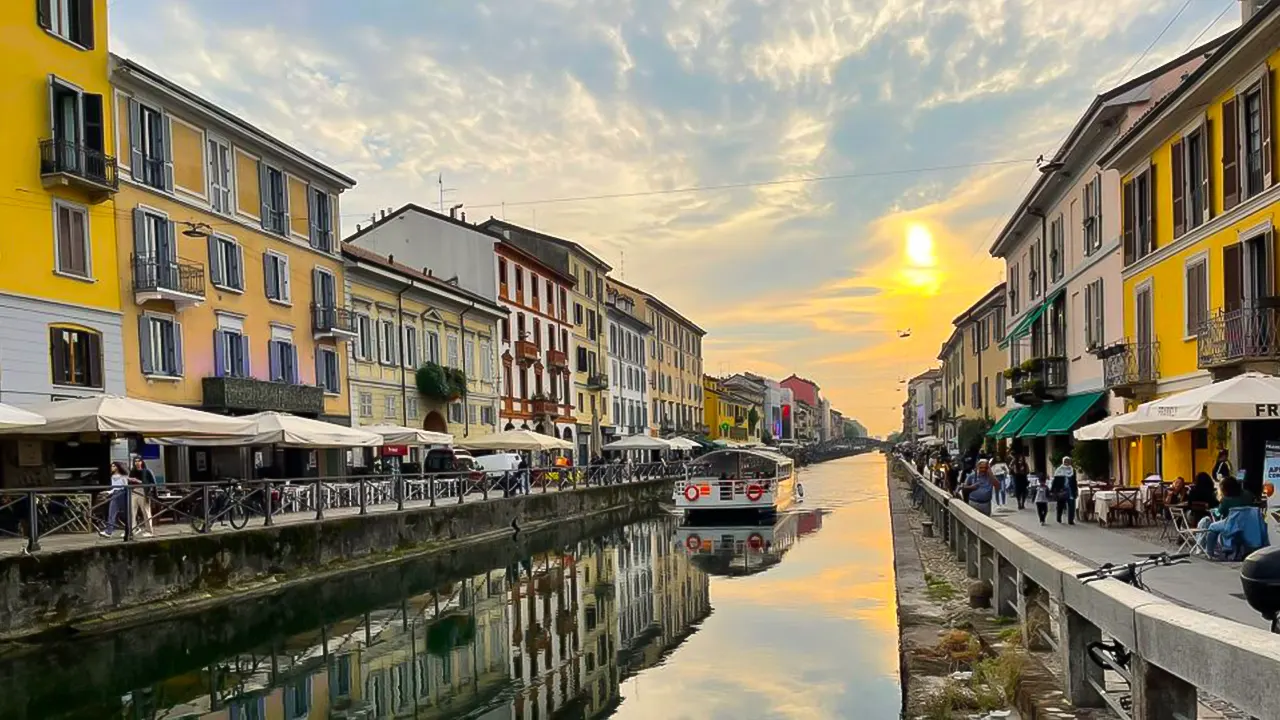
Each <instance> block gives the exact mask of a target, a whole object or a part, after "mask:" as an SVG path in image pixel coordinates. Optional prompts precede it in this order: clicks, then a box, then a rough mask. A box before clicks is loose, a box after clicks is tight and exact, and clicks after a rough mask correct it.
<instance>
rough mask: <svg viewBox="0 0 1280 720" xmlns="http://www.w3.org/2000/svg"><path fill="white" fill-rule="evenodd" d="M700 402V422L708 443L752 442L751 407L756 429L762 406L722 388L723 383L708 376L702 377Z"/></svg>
mask: <svg viewBox="0 0 1280 720" xmlns="http://www.w3.org/2000/svg"><path fill="white" fill-rule="evenodd" d="M702 401H703V422H704V423H705V424H706V426H707V428H708V430H707V436H708V437H710V438H711V439H712V440H734V441H738V442H747V441H749V440H754V439H756V438H754V437H752V435H751V428H750V423H751V421H750V417H751V410H752V408H755V411H756V417H757V427H759V420H758V419H759V418H760V417H761V415H760V413H761V411H762V410H763V408H762V407H760V406H757V405H753V404H752V402H751V401H750V400H748V399H746V398H744V397H742V396H741V395H739V394H737V393H735V392H733V391H732V390H731V389H729V388H728V387H726V386H725V384H724V381H723V380H721V379H720V378H714V377H711V376H710V375H706V376H703V378H702Z"/></svg>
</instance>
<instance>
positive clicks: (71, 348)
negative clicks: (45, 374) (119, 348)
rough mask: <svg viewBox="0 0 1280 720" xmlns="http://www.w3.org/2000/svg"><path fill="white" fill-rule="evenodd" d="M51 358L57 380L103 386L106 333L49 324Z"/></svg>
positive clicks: (97, 386) (75, 384)
mask: <svg viewBox="0 0 1280 720" xmlns="http://www.w3.org/2000/svg"><path fill="white" fill-rule="evenodd" d="M49 360H50V366H51V367H52V369H53V376H52V380H53V384H54V385H65V386H68V387H84V388H101V387H102V335H100V334H99V333H97V332H94V331H92V330H85V329H82V328H70V327H58V326H54V327H51V328H49Z"/></svg>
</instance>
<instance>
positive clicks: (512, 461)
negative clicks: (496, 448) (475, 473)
mask: <svg viewBox="0 0 1280 720" xmlns="http://www.w3.org/2000/svg"><path fill="white" fill-rule="evenodd" d="M475 463H476V467H477V468H478V469H480V470H483V471H485V472H486V473H488V474H489V475H491V476H492V475H502V474H503V473H506V472H512V471H514V470H516V469H517V468H519V467H520V453H516V452H501V451H500V452H495V453H493V454H491V455H481V456H480V457H478V458H476V459H475Z"/></svg>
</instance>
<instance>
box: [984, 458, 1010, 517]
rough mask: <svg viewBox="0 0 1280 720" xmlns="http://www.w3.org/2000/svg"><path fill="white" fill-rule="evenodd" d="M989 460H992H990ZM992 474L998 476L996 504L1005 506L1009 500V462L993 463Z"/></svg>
mask: <svg viewBox="0 0 1280 720" xmlns="http://www.w3.org/2000/svg"><path fill="white" fill-rule="evenodd" d="M987 462H991V461H990V460H988V461H987ZM991 474H992V475H994V476H995V478H996V487H995V501H996V505H999V506H1000V507H1004V506H1005V503H1007V502H1008V501H1009V488H1008V487H1007V484H1008V482H1009V465H1008V464H1007V463H1002V462H1000V463H995V464H993V465H991Z"/></svg>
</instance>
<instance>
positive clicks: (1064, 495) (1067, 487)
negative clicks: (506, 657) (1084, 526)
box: [1050, 455, 1080, 525]
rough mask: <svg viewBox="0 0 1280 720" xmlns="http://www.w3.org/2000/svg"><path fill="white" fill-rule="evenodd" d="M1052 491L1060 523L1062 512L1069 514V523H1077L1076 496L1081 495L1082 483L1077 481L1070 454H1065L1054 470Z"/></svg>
mask: <svg viewBox="0 0 1280 720" xmlns="http://www.w3.org/2000/svg"><path fill="white" fill-rule="evenodd" d="M1050 493H1051V494H1052V495H1053V498H1054V500H1056V501H1057V506H1058V507H1057V510H1058V513H1057V515H1058V523H1059V524H1061V523H1062V514H1063V513H1064V512H1065V513H1066V515H1067V524H1068V525H1075V524H1076V497H1077V496H1079V495H1080V485H1079V484H1078V482H1077V481H1076V469H1075V466H1074V465H1073V464H1072V462H1071V456H1070V455H1063V456H1062V462H1061V463H1060V464H1059V465H1058V468H1057V469H1056V470H1054V471H1053V485H1052V486H1051V488H1050Z"/></svg>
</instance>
